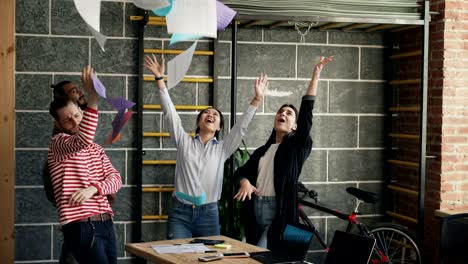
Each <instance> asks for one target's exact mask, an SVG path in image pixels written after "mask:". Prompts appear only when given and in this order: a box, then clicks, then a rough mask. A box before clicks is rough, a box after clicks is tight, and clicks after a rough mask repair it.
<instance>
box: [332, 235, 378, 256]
mask: <svg viewBox="0 0 468 264" xmlns="http://www.w3.org/2000/svg"><path fill="white" fill-rule="evenodd" d="M374 245H375V239H374V238H370V237H363V236H360V235H356V234H351V233H346V232H343V231H340V230H336V231H335V235H334V237H333V240H332V242H331V244H330V248H329V250H328V253H327V257H326V261H325V264H337V263H347V264H367V263H368V262H369V259H370V256H371V254H372V250H373V248H374Z"/></svg>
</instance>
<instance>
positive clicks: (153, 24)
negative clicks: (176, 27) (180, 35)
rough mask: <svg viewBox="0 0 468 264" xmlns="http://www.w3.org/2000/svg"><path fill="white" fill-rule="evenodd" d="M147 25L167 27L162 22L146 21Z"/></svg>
mask: <svg viewBox="0 0 468 264" xmlns="http://www.w3.org/2000/svg"><path fill="white" fill-rule="evenodd" d="M147 25H149V26H167V23H166V22H162V21H148V23H147Z"/></svg>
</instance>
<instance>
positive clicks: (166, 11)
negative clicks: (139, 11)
mask: <svg viewBox="0 0 468 264" xmlns="http://www.w3.org/2000/svg"><path fill="white" fill-rule="evenodd" d="M172 1H173V0H169V1H168V2H169V6H166V7H164V8H156V9H153V13H155V14H156V15H157V16H167V14H169V12H171V10H172Z"/></svg>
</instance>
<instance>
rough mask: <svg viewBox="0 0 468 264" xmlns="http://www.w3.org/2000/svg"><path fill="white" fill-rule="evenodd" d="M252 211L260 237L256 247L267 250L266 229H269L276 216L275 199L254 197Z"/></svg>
mask: <svg viewBox="0 0 468 264" xmlns="http://www.w3.org/2000/svg"><path fill="white" fill-rule="evenodd" d="M254 211H255V219H256V222H257V230H259V233H261V234H262V235H261V236H260V240H259V241H258V243H257V246H259V247H262V248H267V243H268V240H267V235H268V228H269V227H270V225H271V223H272V222H273V219H274V218H275V215H276V197H275V196H254Z"/></svg>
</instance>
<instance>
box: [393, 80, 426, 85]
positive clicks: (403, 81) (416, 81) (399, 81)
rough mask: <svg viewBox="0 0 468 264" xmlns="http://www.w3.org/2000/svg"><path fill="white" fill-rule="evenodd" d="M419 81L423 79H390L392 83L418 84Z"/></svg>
mask: <svg viewBox="0 0 468 264" xmlns="http://www.w3.org/2000/svg"><path fill="white" fill-rule="evenodd" d="M418 83H421V79H412V80H393V81H390V84H391V85H403V84H418Z"/></svg>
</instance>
